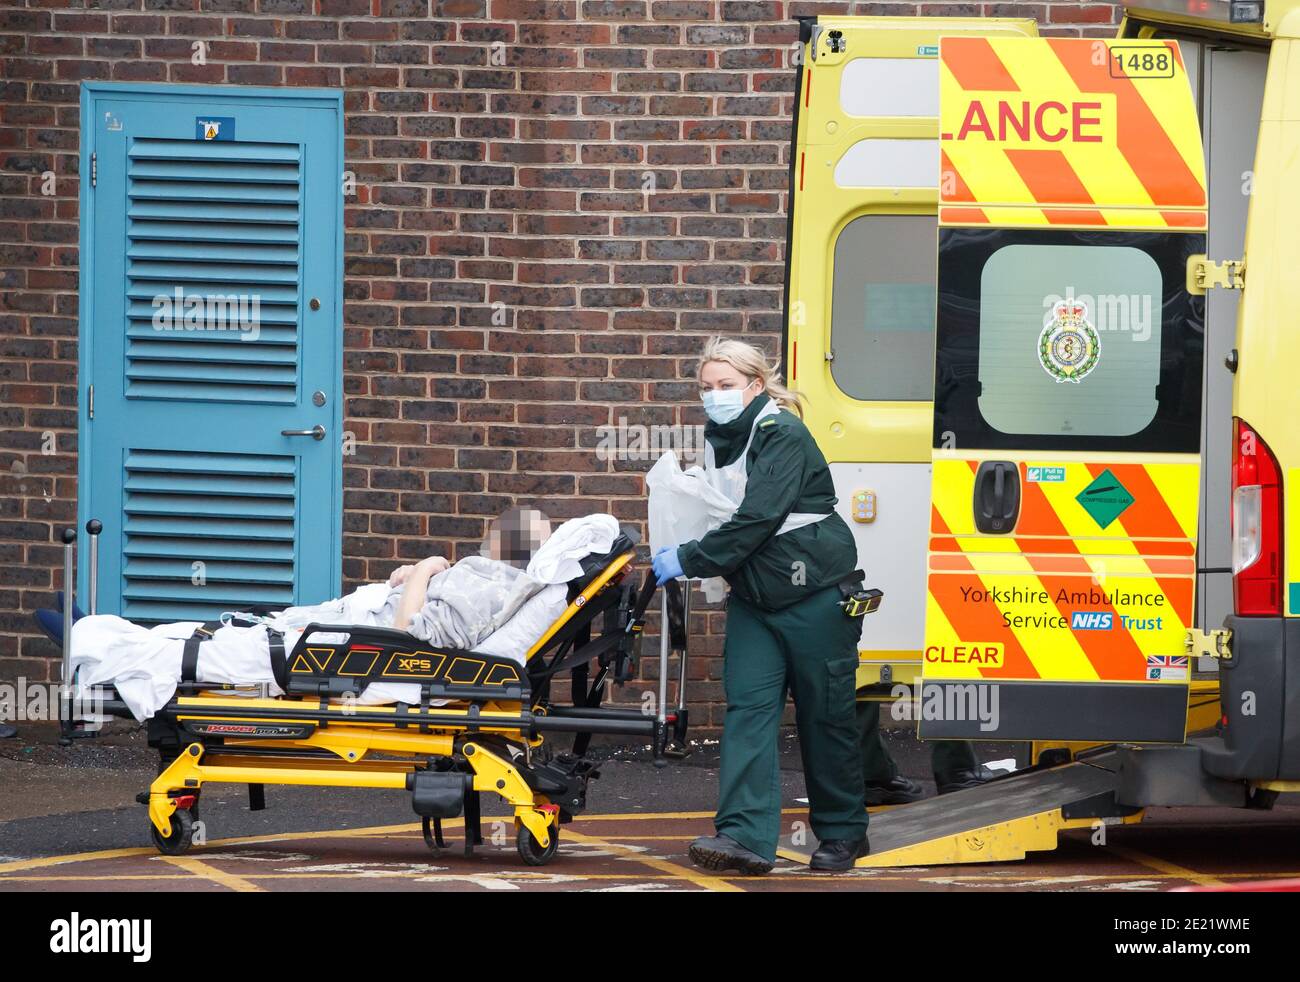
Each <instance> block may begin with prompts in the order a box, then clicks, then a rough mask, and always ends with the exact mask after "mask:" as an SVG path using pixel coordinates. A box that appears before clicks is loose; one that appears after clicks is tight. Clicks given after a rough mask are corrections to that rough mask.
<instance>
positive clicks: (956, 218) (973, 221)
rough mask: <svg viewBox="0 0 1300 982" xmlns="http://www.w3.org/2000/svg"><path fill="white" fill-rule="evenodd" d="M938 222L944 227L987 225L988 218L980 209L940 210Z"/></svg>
mask: <svg viewBox="0 0 1300 982" xmlns="http://www.w3.org/2000/svg"><path fill="white" fill-rule="evenodd" d="M939 221H941V222H942V223H943V224H945V225H987V224H989V216H988V215H986V214H985V213H984V210H983V209H982V208H940V209H939Z"/></svg>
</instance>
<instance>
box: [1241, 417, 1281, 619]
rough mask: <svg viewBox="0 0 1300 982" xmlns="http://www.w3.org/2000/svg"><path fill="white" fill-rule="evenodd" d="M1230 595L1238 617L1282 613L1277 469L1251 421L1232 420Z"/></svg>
mask: <svg viewBox="0 0 1300 982" xmlns="http://www.w3.org/2000/svg"><path fill="white" fill-rule="evenodd" d="M1234 422H1235V425H1236V441H1235V443H1234V444H1233V448H1232V596H1233V608H1234V609H1235V611H1236V613H1237V614H1238V615H1239V616H1258V617H1279V616H1281V614H1282V472H1281V469H1280V468H1279V467H1278V463H1277V458H1276V457H1274V456H1273V452H1272V451H1271V450H1269V448H1268V444H1266V443H1265V442H1264V441H1263V440H1262V439H1261V438H1260V436H1259V434H1258V433H1256V432H1255V431H1254V430H1253V429H1252V428H1251V426H1250V425H1249V424H1248V423H1247V422H1246V421H1245V420H1241V419H1237V420H1235V421H1234Z"/></svg>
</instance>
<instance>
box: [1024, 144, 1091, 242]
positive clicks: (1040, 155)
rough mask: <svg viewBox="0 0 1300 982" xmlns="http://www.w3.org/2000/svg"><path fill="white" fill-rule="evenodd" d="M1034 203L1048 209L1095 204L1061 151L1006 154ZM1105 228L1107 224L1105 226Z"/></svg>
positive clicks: (1031, 151) (1026, 151) (1028, 151)
mask: <svg viewBox="0 0 1300 982" xmlns="http://www.w3.org/2000/svg"><path fill="white" fill-rule="evenodd" d="M1003 153H1005V154H1006V156H1007V159H1008V160H1010V161H1011V166H1012V167H1014V168H1015V169H1016V173H1017V174H1019V175H1020V179H1021V180H1022V181H1024V182H1025V187H1027V188H1029V193H1030V194H1032V195H1033V196H1034V200H1035V201H1038V202H1040V203H1041V204H1045V205H1091V204H1095V202H1094V201H1093V200H1092V195H1090V194H1089V193H1088V189H1087V188H1086V187H1084V186H1083V182H1082V181H1081V180H1079V175H1078V174H1076V173H1075V171H1074V168H1073V167H1071V166H1070V161H1069V158H1067V157H1066V156H1065V154H1063V153H1062V152H1061V151H1060V150H1014V149H1010V148H1008V149H1006V150H1004V151H1003ZM1103 224H1104V223H1103Z"/></svg>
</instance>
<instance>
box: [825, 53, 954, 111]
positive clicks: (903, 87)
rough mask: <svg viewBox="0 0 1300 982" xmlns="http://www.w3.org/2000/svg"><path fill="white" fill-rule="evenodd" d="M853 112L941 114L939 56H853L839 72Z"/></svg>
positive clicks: (845, 102) (843, 100)
mask: <svg viewBox="0 0 1300 982" xmlns="http://www.w3.org/2000/svg"><path fill="white" fill-rule="evenodd" d="M840 106H841V107H842V108H843V109H844V111H845V112H846V113H848V114H849V115H850V116H938V115H939V59H938V58H933V57H929V58H854V59H853V60H852V61H850V62H849V63H848V64H847V65H845V66H844V71H843V73H842V74H841V75H840Z"/></svg>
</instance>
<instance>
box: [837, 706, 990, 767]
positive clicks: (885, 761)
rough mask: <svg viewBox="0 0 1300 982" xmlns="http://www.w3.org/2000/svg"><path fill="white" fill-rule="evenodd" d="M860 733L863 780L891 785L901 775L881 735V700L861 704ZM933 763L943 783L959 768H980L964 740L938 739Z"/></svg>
mask: <svg viewBox="0 0 1300 982" xmlns="http://www.w3.org/2000/svg"><path fill="white" fill-rule="evenodd" d="M858 732H859V734H860V735H861V739H862V783H863V784H888V783H889V782H890V781H892V780H893V779H894V778H896V777H898V765H897V764H896V763H894V758H893V757H891V756H890V755H889V748H888V747H886V746H885V741H884V739H883V738H882V737H881V735H880V703H878V702H860V703H858ZM930 765H931V768H932V769H933V770H934V779H935V781H937V782H938V783H939V784H944V783H946V782H947V781H948V780H950V779H951V778H952V777H953V776H954V775H955V773H956V772H957V771H966V770H975V769H977V768H978V767H979V761H978V760H977V759H976V757H975V750H974V748H972V747H971V745H970V744H969V743H968V742H967V741H965V740H935V741H934V743H933V745H932V748H931V751H930Z"/></svg>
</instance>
